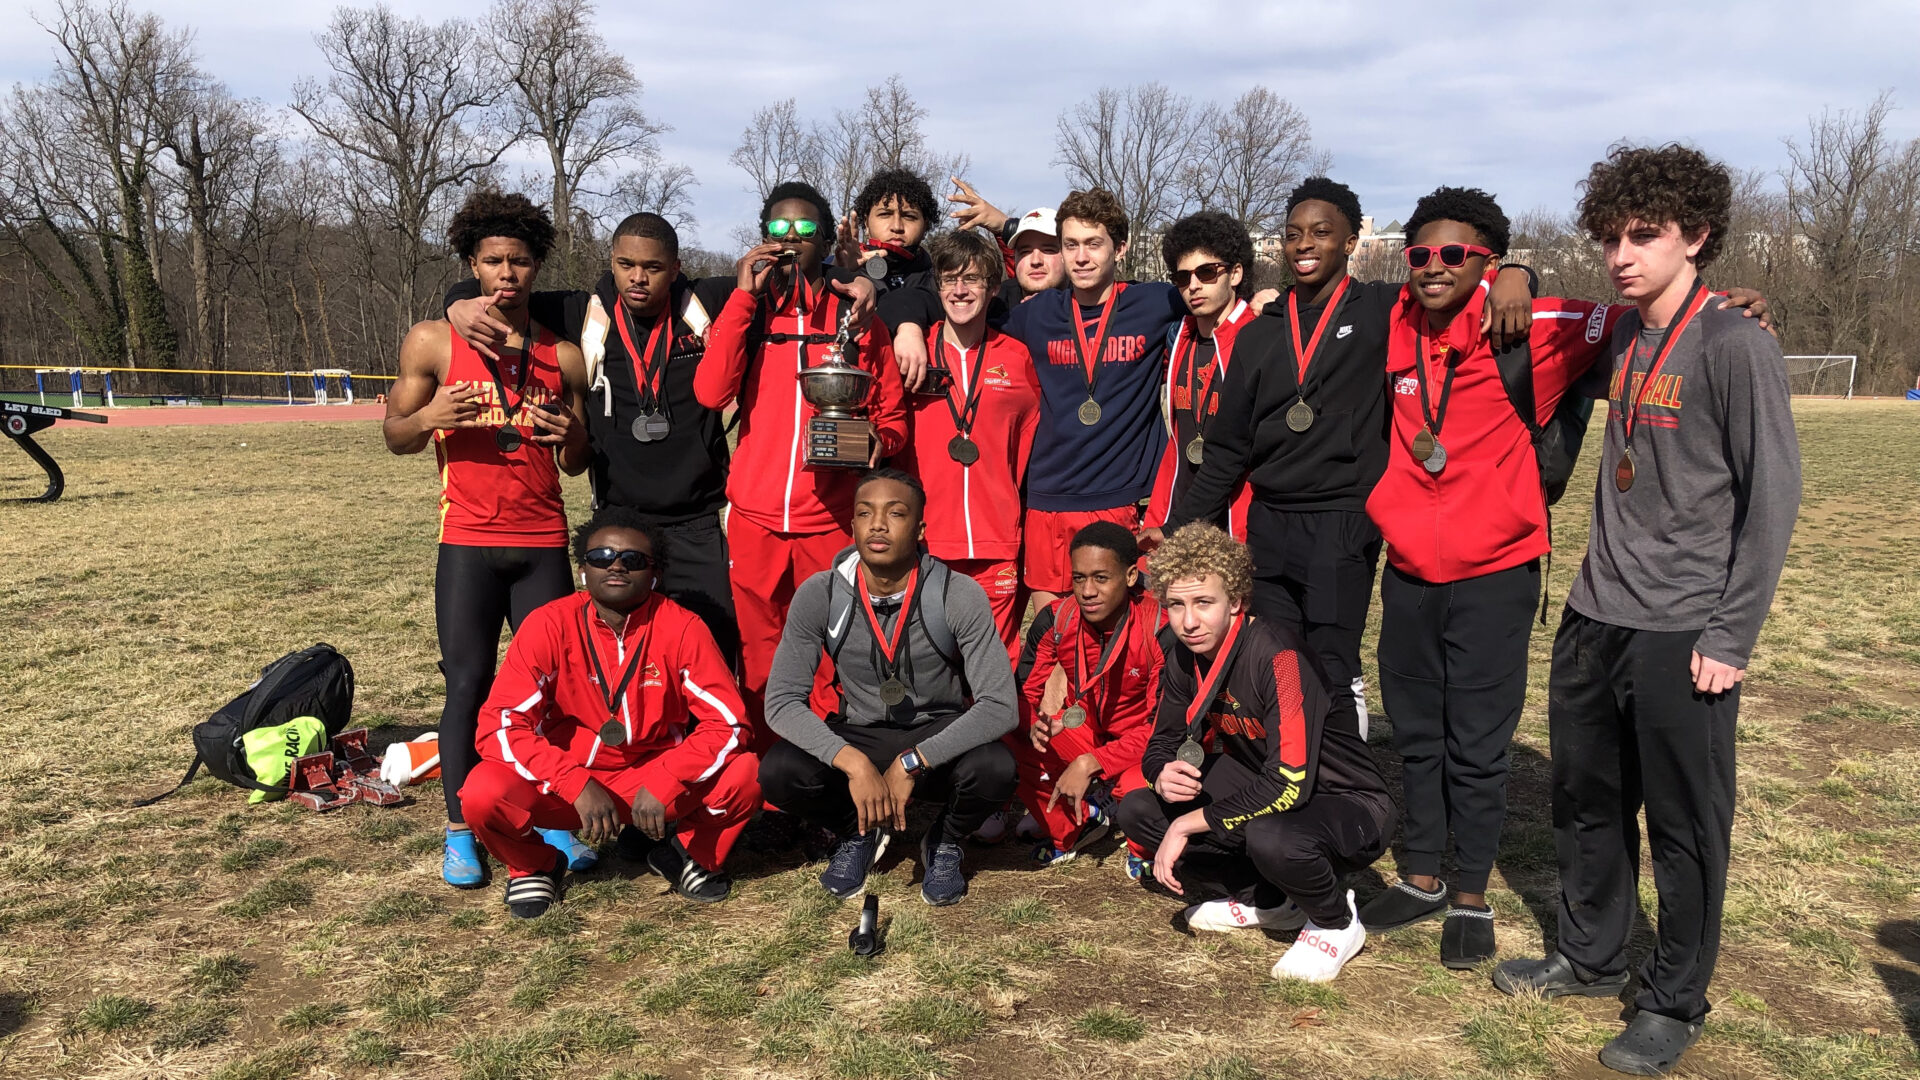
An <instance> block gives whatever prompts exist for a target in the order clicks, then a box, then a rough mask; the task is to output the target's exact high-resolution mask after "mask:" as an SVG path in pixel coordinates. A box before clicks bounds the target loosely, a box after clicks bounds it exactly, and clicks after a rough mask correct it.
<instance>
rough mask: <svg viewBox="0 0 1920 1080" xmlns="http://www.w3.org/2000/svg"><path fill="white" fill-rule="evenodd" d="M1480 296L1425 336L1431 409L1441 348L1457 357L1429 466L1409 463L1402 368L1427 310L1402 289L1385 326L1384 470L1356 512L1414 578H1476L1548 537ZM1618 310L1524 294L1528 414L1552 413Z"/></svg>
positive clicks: (1411, 419) (1410, 412) (1601, 343)
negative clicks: (1443, 457) (1434, 464)
mask: <svg viewBox="0 0 1920 1080" xmlns="http://www.w3.org/2000/svg"><path fill="white" fill-rule="evenodd" d="M1486 296H1487V290H1485V289H1481V290H1479V291H1478V292H1476V293H1475V294H1474V297H1473V299H1472V300H1470V301H1468V302H1467V306H1466V308H1465V310H1463V311H1461V312H1460V313H1459V314H1458V315H1456V316H1454V319H1453V322H1452V323H1451V324H1449V325H1448V327H1447V331H1446V333H1445V334H1444V335H1443V336H1442V337H1440V338H1435V337H1433V336H1431V335H1427V336H1426V337H1425V340H1426V344H1427V351H1428V356H1427V357H1425V358H1424V361H1425V363H1426V365H1427V397H1428V400H1429V402H1431V405H1432V407H1433V409H1435V410H1436V411H1437V410H1438V409H1439V408H1440V393H1441V389H1442V387H1443V386H1444V385H1445V380H1446V357H1447V354H1448V351H1449V350H1453V351H1456V352H1458V353H1459V354H1460V356H1461V358H1460V359H1459V361H1458V364H1459V370H1458V372H1457V373H1456V374H1455V375H1454V381H1453V396H1452V398H1451V399H1450V401H1449V403H1448V405H1447V411H1446V415H1445V417H1444V419H1443V422H1442V424H1441V429H1440V444H1441V445H1442V446H1444V447H1446V450H1447V464H1446V468H1444V469H1442V470H1441V471H1440V472H1439V473H1437V474H1436V473H1430V472H1428V471H1427V470H1426V468H1425V467H1424V466H1423V465H1421V463H1420V462H1418V461H1415V460H1414V459H1413V454H1412V451H1411V450H1410V449H1409V448H1410V447H1411V445H1412V442H1413V437H1414V435H1415V434H1417V433H1418V432H1419V431H1420V429H1421V427H1422V426H1423V425H1424V424H1425V422H1426V421H1425V419H1424V418H1423V416H1422V414H1421V409H1420V387H1419V383H1418V382H1417V381H1416V380H1415V378H1414V370H1413V365H1414V363H1415V358H1416V356H1417V355H1418V351H1419V348H1420V345H1419V341H1420V338H1421V335H1422V333H1423V332H1424V331H1425V329H1426V325H1427V313H1426V309H1424V308H1422V307H1421V306H1420V303H1419V301H1418V300H1416V299H1414V297H1413V295H1412V294H1411V293H1410V292H1408V291H1407V290H1406V289H1404V288H1403V289H1402V290H1401V292H1400V302H1399V304H1398V305H1396V306H1395V308H1394V312H1393V323H1392V327H1391V329H1390V330H1389V331H1388V335H1387V378H1388V381H1389V383H1390V385H1391V387H1392V389H1393V393H1392V395H1391V397H1392V401H1391V408H1392V411H1393V434H1392V438H1391V440H1390V445H1389V446H1388V448H1387V469H1386V473H1385V475H1383V476H1382V477H1381V478H1380V482H1379V483H1378V484H1377V485H1375V486H1374V489H1373V494H1372V496H1371V497H1369V498H1368V500H1367V513H1368V514H1369V515H1370V516H1372V518H1373V520H1374V523H1375V524H1377V525H1378V526H1379V527H1380V534H1381V536H1382V537H1384V538H1385V539H1386V542H1387V558H1388V560H1389V561H1391V562H1392V563H1393V565H1394V566H1395V567H1397V568H1398V569H1399V570H1400V571H1401V572H1403V573H1406V574H1410V575H1412V576H1413V577H1416V578H1419V579H1421V580H1422V581H1429V582H1436V583H1440V582H1452V581H1461V580H1464V579H1466V578H1472V577H1480V576H1482V575H1484V574H1491V573H1494V572H1496V571H1499V570H1505V569H1508V568H1510V567H1514V566H1520V565H1522V564H1524V563H1527V562H1531V561H1532V560H1534V559H1537V558H1539V557H1541V556H1542V555H1545V554H1546V553H1547V550H1548V548H1549V547H1551V546H1552V545H1551V543H1550V542H1549V538H1548V536H1547V506H1546V499H1545V497H1544V495H1543V494H1542V492H1541V490H1540V468H1539V465H1538V462H1537V459H1536V458H1535V457H1534V451H1533V442H1532V440H1531V439H1530V438H1529V437H1528V435H1527V428H1526V425H1525V424H1523V423H1521V422H1520V416H1519V414H1518V413H1516V412H1514V411H1513V403H1512V401H1511V400H1510V399H1509V398H1508V397H1507V391H1506V388H1505V387H1504V386H1503V385H1502V384H1501V382H1500V371H1499V369H1498V368H1497V367H1495V365H1494V359H1493V349H1492V347H1491V346H1490V345H1489V344H1488V342H1487V338H1486V335H1484V334H1482V333H1481V332H1480V317H1481V311H1482V308H1483V306H1484V304H1485V301H1486ZM1629 310H1631V307H1630V306H1623V305H1619V304H1615V305H1612V306H1608V305H1605V304H1592V303H1588V302H1586V301H1584V300H1560V299H1553V298H1542V299H1538V300H1535V301H1534V302H1533V334H1532V338H1531V348H1532V353H1533V394H1534V404H1535V407H1536V409H1537V411H1538V413H1539V415H1538V417H1537V418H1536V419H1537V420H1538V421H1540V422H1545V421H1546V420H1547V418H1549V417H1551V416H1552V415H1553V411H1554V409H1555V408H1556V407H1558V406H1559V404H1560V399H1561V398H1562V397H1563V396H1564V395H1565V394H1566V392H1567V388H1568V387H1569V386H1571V385H1572V384H1573V382H1574V381H1575V380H1576V379H1578V378H1579V377H1580V376H1581V375H1583V374H1585V373H1586V371H1587V369H1588V368H1590V367H1592V366H1593V363H1594V361H1595V360H1597V359H1598V358H1599V357H1600V355H1601V353H1602V352H1604V351H1605V349H1606V347H1607V341H1608V339H1609V337H1610V336H1611V334H1612V332H1613V324H1614V323H1615V322H1616V321H1617V320H1618V319H1619V318H1620V316H1622V315H1624V314H1625V313H1626V312H1627V311H1629Z"/></svg>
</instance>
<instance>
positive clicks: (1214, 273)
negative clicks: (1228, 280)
mask: <svg viewBox="0 0 1920 1080" xmlns="http://www.w3.org/2000/svg"><path fill="white" fill-rule="evenodd" d="M1231 269H1233V264H1232V263H1223V262H1210V263H1201V264H1200V265H1199V266H1196V267H1194V268H1193V269H1191V270H1175V271H1174V272H1173V273H1171V274H1168V275H1167V280H1169V281H1171V282H1173V287H1174V288H1176V289H1184V288H1186V287H1187V282H1189V281H1192V280H1193V279H1194V278H1199V279H1200V284H1202V285H1211V284H1213V283H1214V282H1216V281H1219V280H1220V275H1221V274H1224V273H1226V272H1227V271H1229V270H1231Z"/></svg>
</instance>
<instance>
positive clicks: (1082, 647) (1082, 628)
mask: <svg viewBox="0 0 1920 1080" xmlns="http://www.w3.org/2000/svg"><path fill="white" fill-rule="evenodd" d="M1073 615H1074V618H1075V622H1074V627H1073V658H1074V659H1075V660H1076V661H1077V662H1078V663H1077V665H1076V666H1077V667H1078V668H1079V671H1080V674H1079V676H1078V677H1076V678H1075V679H1074V690H1073V696H1074V698H1075V699H1076V700H1080V701H1085V700H1087V691H1088V690H1090V689H1092V688H1093V687H1094V685H1095V684H1097V683H1099V682H1100V680H1102V679H1104V678H1106V677H1107V672H1108V671H1110V670H1112V668H1113V663H1114V661H1116V660H1118V659H1120V652H1121V649H1120V639H1121V636H1122V635H1124V634H1125V633H1126V632H1127V620H1128V619H1129V618H1131V617H1132V615H1133V604H1132V603H1131V601H1129V602H1128V603H1127V605H1126V606H1125V607H1123V608H1121V609H1120V621H1119V623H1117V624H1115V626H1114V628H1113V632H1112V633H1111V634H1108V635H1107V640H1106V641H1105V642H1104V643H1103V644H1102V645H1101V646H1100V653H1099V656H1098V657H1096V662H1097V663H1098V664H1099V668H1098V670H1096V671H1094V672H1093V674H1091V675H1089V674H1087V639H1088V638H1089V637H1092V636H1093V635H1092V634H1090V633H1087V632H1086V631H1087V620H1086V618H1085V617H1084V616H1081V615H1080V607H1079V605H1078V604H1076V605H1074V609H1073Z"/></svg>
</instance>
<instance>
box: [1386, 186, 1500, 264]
mask: <svg viewBox="0 0 1920 1080" xmlns="http://www.w3.org/2000/svg"><path fill="white" fill-rule="evenodd" d="M1436 221H1457V222H1459V223H1460V224H1462V225H1467V226H1470V227H1472V229H1473V231H1474V232H1476V233H1479V234H1480V240H1481V242H1482V243H1484V244H1486V245H1487V246H1488V247H1490V248H1492V249H1493V253H1494V254H1495V255H1498V256H1500V257H1502V258H1505V257H1506V254H1507V243H1508V241H1509V240H1510V239H1511V238H1512V232H1513V227H1512V225H1511V224H1509V223H1508V221H1507V215H1506V213H1505V212H1503V211H1502V210H1501V209H1500V204H1499V203H1497V202H1494V201H1493V196H1491V195H1489V194H1487V193H1486V192H1484V191H1481V190H1480V189H1479V188H1458V187H1437V188H1434V189H1433V190H1432V191H1431V192H1429V193H1428V194H1427V195H1425V196H1423V197H1422V198H1421V199H1420V201H1419V202H1417V203H1415V204H1413V216H1412V217H1410V218H1408V219H1407V243H1409V244H1411V243H1413V242H1415V241H1416V240H1418V239H1419V237H1420V230H1421V229H1424V228H1426V227H1427V226H1429V225H1431V224H1433V223H1434V222H1436Z"/></svg>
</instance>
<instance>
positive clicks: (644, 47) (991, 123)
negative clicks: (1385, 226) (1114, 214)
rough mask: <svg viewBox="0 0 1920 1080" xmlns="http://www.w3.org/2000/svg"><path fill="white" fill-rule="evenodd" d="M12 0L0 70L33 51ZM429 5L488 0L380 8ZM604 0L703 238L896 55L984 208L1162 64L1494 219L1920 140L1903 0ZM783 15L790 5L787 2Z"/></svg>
mask: <svg viewBox="0 0 1920 1080" xmlns="http://www.w3.org/2000/svg"><path fill="white" fill-rule="evenodd" d="M51 6H52V5H51V3H50V2H49V0H29V2H27V3H18V2H12V3H8V4H7V5H6V8H5V10H7V12H8V14H10V15H12V16H13V18H11V19H9V20H8V26H9V29H10V30H12V31H13V32H11V33H8V34H6V35H4V36H0V79H4V81H5V82H6V83H9V84H11V83H12V82H16V81H29V82H30V81H34V80H37V79H39V78H41V77H43V76H44V74H45V73H46V71H47V70H48V68H49V67H50V65H51V62H52V59H51V52H50V47H49V41H48V39H47V38H46V36H45V35H44V34H43V33H41V32H39V31H38V30H37V29H36V28H34V27H33V26H32V25H31V24H30V23H29V22H28V18H27V17H28V16H30V15H31V14H33V13H35V12H39V11H46V10H49V9H50V8H51ZM133 6H135V7H136V8H138V7H141V6H145V7H148V8H150V9H152V10H154V11H156V12H158V13H159V14H160V15H161V16H162V17H163V18H164V19H166V20H167V21H168V23H169V24H170V25H173V26H188V27H191V28H192V29H193V31H194V33H195V42H196V47H197V49H198V52H199V54H200V57H201V60H202V63H203V64H204V66H205V67H206V68H207V70H209V71H210V72H212V73H213V74H215V75H216V76H218V77H219V78H221V79H224V80H225V81H226V82H227V84H228V85H229V87H230V88H231V89H232V90H233V91H234V92H235V93H236V94H239V95H241V96H246V97H258V98H261V99H264V100H266V101H268V102H271V103H275V104H284V103H285V102H286V100H287V98H288V92H289V89H290V87H291V86H292V84H293V81H294V80H295V79H296V78H298V77H301V76H306V75H314V76H319V75H323V74H324V70H323V64H322V61H321V58H320V54H319V51H318V49H317V48H316V47H315V45H314V43H313V39H314V35H315V34H316V33H317V32H318V31H320V30H321V29H322V28H323V27H324V26H325V24H326V22H327V19H328V16H329V13H330V11H331V10H332V7H333V5H332V4H330V3H327V2H325V0H271V2H263V0H245V2H240V0H194V2H184V0H149V2H148V3H146V4H144V5H142V3H141V2H140V0H133ZM394 6H395V7H396V8H397V9H398V10H401V11H404V12H406V13H409V14H416V15H421V16H425V17H428V18H434V19H440V18H448V17H454V16H462V15H468V16H470V15H472V14H474V13H476V12H477V11H478V10H479V9H480V8H481V7H482V6H483V5H480V4H458V3H451V2H447V0H412V2H405V3H396V4H395V5H394ZM1580 7H1581V8H1582V10H1578V11H1575V10H1573V8H1574V5H1568V4H1562V3H1534V4H1500V3H1478V2H1461V0H1454V2H1451V3H1447V2H1431V0H1429V2H1426V3H1405V2H1390V3H1351V4H1349V3H1311V4H1309V3H1296V2H1288V3H1277V2H1276V3H1203V2H1192V0H1184V2H1177V3H1157V4H1143V3H1125V2H1115V0H1104V2H1099V3H1060V4H1048V3H1041V2H1035V0H1025V2H1004V0H978V2H975V3H972V4H958V5H954V4H949V5H926V4H911V3H902V4H895V5H883V4H874V3H862V4H837V3H830V2H829V3H808V4H792V3H785V4H751V3H733V2H725V0H707V2H699V0H696V2H693V3H678V4H663V3H625V4H621V3H609V2H602V3H601V4H600V12H599V16H598V19H597V22H598V25H599V26H600V28H601V32H602V34H603V35H604V36H605V38H606V39H607V41H608V42H609V43H610V44H612V45H613V46H614V47H615V48H616V49H619V50H621V51H622V52H623V53H624V54H625V55H626V56H627V57H628V59H629V60H630V61H631V63H632V64H633V67H634V69H635V71H636V73H637V74H638V75H639V76H640V78H641V79H642V80H643V81H644V83H645V87H646V90H645V96H644V98H643V101H642V104H643V106H644V107H645V108H646V109H647V110H648V112H649V113H651V114H652V115H653V116H654V117H655V118H656V119H659V120H663V121H665V122H667V123H670V124H672V125H673V127H674V130H673V131H672V132H671V133H670V134H668V135H667V136H666V137H665V138H664V140H663V143H662V148H663V150H664V151H665V153H666V155H667V157H668V159H669V160H674V161H680V162H684V163H686V164H687V165H689V166H691V167H692V168H693V170H694V172H695V174H696V176H697V177H698V179H699V181H700V186H699V187H698V188H697V189H696V190H695V193H694V196H695V203H696V213H697V215H698V218H699V233H700V235H701V238H702V239H703V240H704V242H705V243H706V244H708V245H710V246H724V245H725V243H726V235H727V232H728V230H729V229H730V228H731V227H732V226H734V225H737V224H740V223H742V222H747V221H751V220H752V218H753V215H754V213H755V212H756V210H757V206H756V205H755V202H756V200H754V198H753V197H752V196H751V195H749V194H748V192H747V191H746V190H745V184H746V179H745V177H744V175H743V174H742V173H740V171H739V170H737V169H735V168H734V167H733V166H731V165H729V164H727V160H726V159H727V154H728V152H729V151H730V150H731V149H732V148H733V146H734V144H735V143H736V142H737V141H738V140H739V137H740V132H741V129H742V128H743V127H744V126H745V125H746V123H747V120H748V118H749V117H750V116H751V114H752V113H753V111H754V109H756V108H758V107H760V106H763V105H766V104H768V103H771V102H773V101H776V100H778V99H780V98H784V97H789V96H791V97H795V98H797V99H798V102H799V106H800V109H801V111H802V113H803V114H804V115H807V116H809V117H815V118H822V119H824V118H827V117H830V116H831V114H832V111H833V110H834V109H835V108H847V107H850V106H852V105H854V104H855V103H856V102H857V101H858V99H859V98H860V97H861V95H862V92H863V89H864V87H865V86H867V85H868V84H869V83H874V82H878V81H880V80H882V79H884V78H886V76H887V75H889V74H892V73H895V72H898V73H899V74H900V75H902V76H903V77H904V79H905V80H906V82H907V85H908V87H909V88H910V89H911V90H912V91H913V93H914V95H915V96H916V97H917V98H918V99H919V101H920V103H921V105H922V106H923V107H925V108H926V109H927V110H928V112H929V113H930V114H931V115H930V116H929V118H928V120H927V125H926V127H927V133H928V136H929V142H930V144H931V147H932V149H934V150H936V151H940V152H954V151H961V152H965V153H968V154H970V155H971V156H972V159H973V165H972V170H971V172H970V174H969V175H970V178H971V179H973V180H974V181H975V182H976V185H977V186H978V187H979V188H980V189H981V191H982V193H983V194H985V195H986V196H987V197H988V198H990V199H993V200H994V201H996V202H998V203H1000V204H1001V205H1002V206H1004V207H1014V206H1018V207H1026V206H1032V205H1036V204H1051V203H1052V202H1055V201H1057V200H1058V198H1059V197H1060V195H1062V194H1063V193H1064V190H1065V189H1064V182H1063V180H1062V178H1061V173H1060V170H1059V169H1058V167H1057V166H1055V165H1054V164H1053V158H1054V156H1055V154H1054V145H1053V144H1054V120H1055V118H1056V117H1057V116H1058V115H1059V114H1060V112H1061V110H1062V109H1064V108H1066V107H1068V106H1070V105H1072V104H1073V103H1075V102H1077V101H1080V100H1081V99H1083V98H1085V97H1087V96H1088V95H1089V94H1091V93H1092V92H1093V91H1094V90H1096V89H1098V88H1099V87H1101V86H1103V85H1111V86H1124V85H1126V84H1127V83H1130V82H1143V81H1147V80H1153V79H1158V80H1160V81H1163V82H1165V83H1167V84H1169V85H1170V86H1171V87H1173V88H1174V89H1175V90H1176V91H1178V92H1180V93H1183V94H1187V95H1190V96H1192V97H1194V98H1196V99H1211V100H1220V101H1227V100H1231V99H1232V98H1233V97H1235V96H1237V95H1238V94H1239V93H1240V92H1242V91H1243V90H1245V89H1246V88H1248V87H1250V86H1252V85H1255V84H1265V85H1266V86H1268V87H1270V88H1271V89H1273V90H1274V91H1276V92H1278V93H1279V94H1281V95H1282V96H1284V97H1286V98H1288V99H1290V100H1291V101H1292V102H1293V103H1294V104H1295V105H1297V106H1298V107H1300V108H1301V109H1302V110H1303V111H1305V112H1306V114H1307V115H1308V117H1309V118H1310V119H1311V121H1312V124H1313V134H1314V138H1315V142H1316V144H1317V145H1318V146H1320V147H1321V148H1323V149H1325V150H1327V151H1328V152H1330V153H1331V154H1332V156H1333V165H1334V167H1333V175H1334V176H1335V177H1336V178H1338V179H1341V180H1343V181H1345V182H1346V183H1348V184H1350V185H1352V186H1353V188H1354V189H1355V190H1356V191H1357V192H1358V193H1359V195H1360V199H1361V202H1362V204H1363V206H1364V207H1365V208H1366V210H1367V212H1368V213H1371V214H1375V215H1377V216H1380V217H1382V218H1389V217H1404V216H1405V215H1406V214H1407V212H1408V211H1409V210H1410V209H1411V207H1412V204H1413V202H1414V200H1415V199H1417V198H1418V197H1419V196H1420V195H1421V194H1422V193H1424V192H1425V191H1427V190H1429V189H1431V188H1432V187H1434V186H1436V185H1438V184H1442V183H1456V184H1472V185H1477V186H1480V187H1485V188H1487V189H1488V190H1490V191H1493V192H1494V193H1496V194H1497V195H1499V196H1500V198H1501V202H1502V204H1503V205H1504V206H1505V207H1506V209H1507V210H1508V212H1509V213H1510V214H1518V213H1520V212H1523V211H1526V210H1529V209H1533V208H1536V207H1547V208H1552V209H1555V210H1564V209H1566V208H1568V207H1569V206H1570V205H1571V202H1572V200H1573V198H1574V185H1575V183H1576V182H1577V181H1578V180H1579V178H1580V177H1581V176H1583V175H1584V174H1585V172H1586V169H1587V166H1588V165H1589V164H1590V163H1591V162H1592V161H1593V160H1594V159H1595V158H1596V157H1597V156H1599V154H1600V153H1602V152H1603V151H1604V150H1605V148H1606V146H1607V145H1608V144H1609V143H1611V142H1613V141H1614V140H1616V139H1621V138H1628V139H1633V140H1638V141H1648V140H1661V141H1664V140H1669V139H1681V140H1685V141H1689V142H1692V143H1694V144H1696V145H1698V146H1700V147H1701V148H1703V149H1705V150H1706V151H1708V152H1709V153H1712V154H1714V155H1716V156H1719V157H1721V158H1722V159H1724V160H1726V161H1727V162H1728V163H1729V164H1731V165H1733V166H1735V167H1736V168H1743V169H1744V168H1759V169H1766V170H1772V169H1775V168H1778V167H1779V166H1780V165H1781V164H1783V163H1784V160H1785V154H1784V150H1783V147H1782V145H1781V139H1782V138H1783V137H1787V136H1796V135H1801V134H1803V133H1804V131H1805V128H1806V123H1807V119H1808V117H1809V116H1810V115H1813V114H1817V113H1819V112H1820V111H1821V110H1822V109H1855V110H1857V109H1859V108H1862V107H1864V106H1865V105H1866V104H1867V103H1868V102H1870V101H1871V100H1872V99H1873V97H1874V95H1875V94H1877V93H1878V92H1879V91H1881V90H1883V89H1891V90H1894V91H1895V92H1896V104H1898V105H1900V106H1902V107H1901V108H1900V109H1899V110H1898V111H1896V112H1895V113H1894V114H1893V117H1892V121H1891V123H1892V127H1893V130H1894V132H1895V133H1896V134H1898V135H1899V136H1901V137H1903V138H1912V137H1915V136H1920V77H1916V76H1920V60H1916V56H1917V55H1920V53H1917V52H1916V44H1915V43H1916V42H1917V41H1920V2H1916V0H1841V2H1838V3H1832V2H1828V3H1820V4H1807V3H1794V2H1782V0H1757V2H1749V3H1745V4H1731V3H1719V4H1686V3H1642V2H1636V0H1619V2H1615V3H1612V4H1608V5H1580ZM797 12H804V15H796V13H797Z"/></svg>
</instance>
